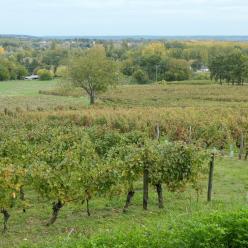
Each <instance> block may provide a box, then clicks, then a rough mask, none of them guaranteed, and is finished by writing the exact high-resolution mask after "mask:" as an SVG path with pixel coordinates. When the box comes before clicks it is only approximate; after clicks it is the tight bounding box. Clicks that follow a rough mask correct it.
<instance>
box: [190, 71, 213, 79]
mask: <svg viewBox="0 0 248 248" xmlns="http://www.w3.org/2000/svg"><path fill="white" fill-rule="evenodd" d="M192 79H193V80H210V74H209V73H208V72H197V73H195V74H194V75H193V78H192Z"/></svg>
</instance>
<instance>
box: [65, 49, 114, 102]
mask: <svg viewBox="0 0 248 248" xmlns="http://www.w3.org/2000/svg"><path fill="white" fill-rule="evenodd" d="M68 74H69V78H70V79H71V81H72V83H73V85H74V86H76V87H79V88H82V89H84V90H85V91H86V93H87V94H88V95H89V98H90V104H94V103H95V100H96V96H97V94H98V93H100V92H104V91H106V90H107V89H108V87H109V86H111V85H114V84H115V83H116V81H117V80H116V79H117V77H116V76H117V72H116V67H115V64H114V63H113V61H111V60H110V59H108V58H107V56H106V52H105V49H104V47H103V46H100V45H97V46H94V47H92V48H90V49H88V50H87V51H86V52H85V53H84V54H83V55H80V56H75V57H73V58H72V59H71V61H70V63H69V66H68Z"/></svg>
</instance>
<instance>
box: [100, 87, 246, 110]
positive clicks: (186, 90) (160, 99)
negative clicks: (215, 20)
mask: <svg viewBox="0 0 248 248" xmlns="http://www.w3.org/2000/svg"><path fill="white" fill-rule="evenodd" d="M247 96H248V86H247V85H246V86H241V87H237V86H228V85H223V86H221V85H217V84H213V85H212V84H199V85H195V84H187V83H185V84H177V83H173V84H172V83H171V84H167V85H140V86H137V85H127V86H120V87H117V88H116V89H115V90H111V91H109V92H107V93H106V94H103V95H102V96H101V100H102V101H104V103H106V104H107V105H112V106H125V107H134V106H139V107H142V106H144V107H146V106H150V107H151V106H152V107H195V106H198V107H199V106H202V107H239V106H240V107H247V106H248V97H247Z"/></svg>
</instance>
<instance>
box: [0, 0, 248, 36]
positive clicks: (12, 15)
mask: <svg viewBox="0 0 248 248" xmlns="http://www.w3.org/2000/svg"><path fill="white" fill-rule="evenodd" d="M0 33H2V34H30V35H248V0H0Z"/></svg>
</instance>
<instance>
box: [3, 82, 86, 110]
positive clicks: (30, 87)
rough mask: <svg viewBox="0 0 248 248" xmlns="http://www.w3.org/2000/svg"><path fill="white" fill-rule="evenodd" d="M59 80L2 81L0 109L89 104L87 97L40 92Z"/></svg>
mask: <svg viewBox="0 0 248 248" xmlns="http://www.w3.org/2000/svg"><path fill="white" fill-rule="evenodd" d="M57 85H58V80H52V81H24V80H20V81H6V82H0V111H2V110H3V109H4V108H8V109H10V110H15V109H16V108H18V109H19V110H21V111H26V110H27V109H28V110H37V109H39V110H43V109H44V110H54V109H56V108H61V109H71V108H72V109H75V108H76V109H80V108H83V107H84V106H85V105H88V100H87V99H86V98H85V97H78V98H75V97H64V96H52V95H43V94H39V91H41V90H42V91H50V90H53V89H55V88H56V87H57Z"/></svg>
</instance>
